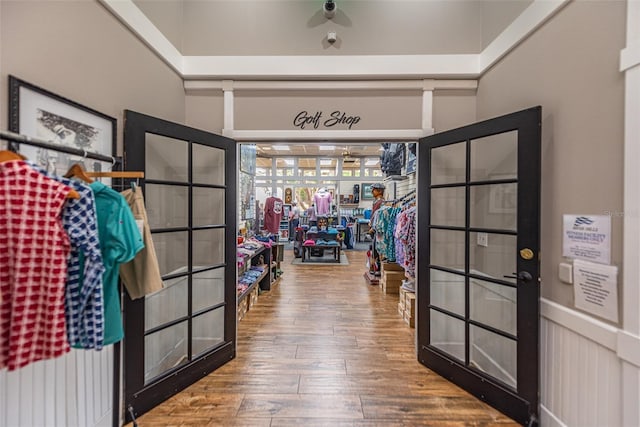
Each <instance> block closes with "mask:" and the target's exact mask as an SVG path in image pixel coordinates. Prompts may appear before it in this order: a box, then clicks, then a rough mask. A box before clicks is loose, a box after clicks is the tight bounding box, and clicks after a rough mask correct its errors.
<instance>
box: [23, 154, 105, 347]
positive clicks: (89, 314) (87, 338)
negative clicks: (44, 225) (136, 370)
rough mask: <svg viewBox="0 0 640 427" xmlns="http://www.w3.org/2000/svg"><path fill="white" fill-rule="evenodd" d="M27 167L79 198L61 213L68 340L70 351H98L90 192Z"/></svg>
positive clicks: (96, 248) (100, 324) (99, 311)
mask: <svg viewBox="0 0 640 427" xmlns="http://www.w3.org/2000/svg"><path fill="white" fill-rule="evenodd" d="M28 164H29V165H30V166H31V167H32V168H33V169H34V170H36V171H37V172H39V173H41V174H42V175H44V176H46V177H48V178H51V179H54V180H56V181H58V182H61V183H63V184H65V185H67V186H69V187H71V188H73V189H75V190H76V191H77V192H78V194H79V195H80V197H79V198H78V199H69V200H68V201H67V202H66V203H65V204H64V206H63V209H62V226H63V228H64V230H65V231H66V233H67V235H68V236H69V240H70V243H71V250H70V252H69V258H68V260H67V284H66V287H65V304H66V308H65V315H66V322H67V338H68V340H69V344H70V345H71V347H74V348H82V349H96V350H100V349H101V348H102V342H103V336H104V306H103V289H102V275H103V273H104V264H103V262H102V253H101V251H100V241H99V238H98V219H97V216H96V208H95V199H94V196H93V191H91V188H90V187H89V186H88V185H87V184H85V183H82V182H80V181H77V180H74V179H69V178H64V177H59V176H55V175H53V174H51V173H49V172H47V171H46V170H45V169H43V168H41V167H40V166H38V165H36V164H34V163H32V162H28Z"/></svg>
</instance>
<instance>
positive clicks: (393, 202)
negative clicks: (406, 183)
mask: <svg viewBox="0 0 640 427" xmlns="http://www.w3.org/2000/svg"><path fill="white" fill-rule="evenodd" d="M415 197H416V190H411V191H409V192H408V193H407V194H405V195H404V196H402V197H400V198H399V199H393V200H387V204H389V205H394V206H395V205H398V204H403V203H406V202H411V201H412V200H413V199H415Z"/></svg>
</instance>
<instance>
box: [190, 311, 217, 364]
mask: <svg viewBox="0 0 640 427" xmlns="http://www.w3.org/2000/svg"><path fill="white" fill-rule="evenodd" d="M222 342H224V307H220V308H217V309H215V310H212V311H208V312H206V313H204V314H201V315H199V316H197V317H194V318H193V329H192V335H191V351H192V352H193V356H194V357H195V356H197V355H199V354H201V353H203V352H205V351H206V350H209V349H211V348H212V347H215V346H217V345H218V344H220V343H222Z"/></svg>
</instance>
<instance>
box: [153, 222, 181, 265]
mask: <svg viewBox="0 0 640 427" xmlns="http://www.w3.org/2000/svg"><path fill="white" fill-rule="evenodd" d="M188 239H189V233H187V232H186V231H178V232H175V233H153V246H154V247H155V249H156V256H157V257H158V264H159V265H160V274H162V275H163V276H166V275H168V274H179V273H184V272H186V271H187V267H188V266H187V255H188V252H187V248H188V245H187V241H188Z"/></svg>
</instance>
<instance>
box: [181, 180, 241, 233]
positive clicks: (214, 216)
mask: <svg viewBox="0 0 640 427" xmlns="http://www.w3.org/2000/svg"><path fill="white" fill-rule="evenodd" d="M224 196H225V190H224V189H221V188H202V187H193V225H194V226H195V227H198V226H205V225H222V224H224V223H225V220H224V207H225V206H224ZM241 196H242V197H244V195H241ZM242 197H241V198H242Z"/></svg>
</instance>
